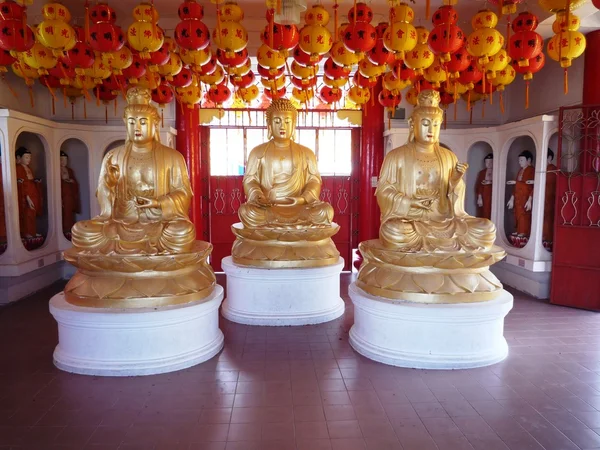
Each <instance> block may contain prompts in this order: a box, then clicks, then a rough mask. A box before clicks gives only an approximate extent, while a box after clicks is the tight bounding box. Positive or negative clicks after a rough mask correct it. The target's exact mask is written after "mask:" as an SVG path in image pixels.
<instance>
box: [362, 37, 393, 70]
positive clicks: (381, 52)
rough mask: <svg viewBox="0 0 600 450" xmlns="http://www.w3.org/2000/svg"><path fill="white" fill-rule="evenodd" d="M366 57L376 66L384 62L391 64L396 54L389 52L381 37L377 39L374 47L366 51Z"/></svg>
mask: <svg viewBox="0 0 600 450" xmlns="http://www.w3.org/2000/svg"><path fill="white" fill-rule="evenodd" d="M367 58H369V61H371V62H372V63H373V64H375V65H377V66H383V65H385V64H391V63H393V62H394V60H395V59H396V56H395V55H394V54H393V53H392V52H390V51H389V50H388V49H387V48H386V46H385V45H384V43H383V39H377V42H376V43H375V47H373V48H372V49H371V51H370V52H369V53H367Z"/></svg>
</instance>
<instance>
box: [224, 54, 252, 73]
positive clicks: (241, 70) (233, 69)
mask: <svg viewBox="0 0 600 450" xmlns="http://www.w3.org/2000/svg"><path fill="white" fill-rule="evenodd" d="M250 69H252V61H251V60H250V58H248V59H246V62H245V63H244V64H242V65H241V66H238V67H228V68H227V73H228V74H229V75H231V76H232V77H243V76H244V75H246V74H247V73H248V72H250Z"/></svg>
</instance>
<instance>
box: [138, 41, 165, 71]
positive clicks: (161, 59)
mask: <svg viewBox="0 0 600 450" xmlns="http://www.w3.org/2000/svg"><path fill="white" fill-rule="evenodd" d="M138 56H139V53H138ZM170 58H171V52H170V51H169V48H168V45H165V44H164V43H163V45H161V46H160V48H159V49H158V50H157V51H155V52H150V62H149V63H148V64H149V65H150V67H154V66H162V65H165V64H167V63H168V62H169V59H170ZM151 70H154V69H151Z"/></svg>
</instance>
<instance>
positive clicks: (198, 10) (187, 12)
mask: <svg viewBox="0 0 600 450" xmlns="http://www.w3.org/2000/svg"><path fill="white" fill-rule="evenodd" d="M177 14H178V15H179V18H180V19H181V20H186V19H196V20H202V18H203V17H204V7H203V6H202V5H201V4H200V3H197V2H196V1H194V0H187V1H185V2H183V3H182V4H181V5H179V8H178V9H177Z"/></svg>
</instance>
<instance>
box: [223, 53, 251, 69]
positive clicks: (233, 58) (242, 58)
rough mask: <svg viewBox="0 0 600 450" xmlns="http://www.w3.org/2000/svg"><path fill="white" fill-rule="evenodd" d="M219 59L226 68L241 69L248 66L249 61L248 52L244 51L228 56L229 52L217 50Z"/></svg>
mask: <svg viewBox="0 0 600 450" xmlns="http://www.w3.org/2000/svg"><path fill="white" fill-rule="evenodd" d="M217 59H218V60H219V62H220V63H221V64H222V65H223V66H225V67H239V66H243V65H244V64H246V61H247V60H248V50H247V49H243V50H240V51H239V52H234V53H233V54H232V55H229V56H227V52H226V51H224V50H221V49H220V48H218V49H217Z"/></svg>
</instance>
